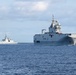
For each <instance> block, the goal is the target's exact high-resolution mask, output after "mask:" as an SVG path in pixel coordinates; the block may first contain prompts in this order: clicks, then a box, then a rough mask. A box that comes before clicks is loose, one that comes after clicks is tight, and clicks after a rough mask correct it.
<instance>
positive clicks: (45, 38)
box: [33, 17, 76, 45]
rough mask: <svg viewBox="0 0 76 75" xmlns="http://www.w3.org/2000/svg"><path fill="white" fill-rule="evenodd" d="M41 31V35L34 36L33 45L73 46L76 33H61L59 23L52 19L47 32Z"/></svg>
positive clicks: (75, 42) (75, 41)
mask: <svg viewBox="0 0 76 75" xmlns="http://www.w3.org/2000/svg"><path fill="white" fill-rule="evenodd" d="M44 30H45V29H42V33H41V34H35V35H34V37H33V38H34V43H35V44H50V45H75V44H76V33H62V32H61V25H60V23H59V22H58V21H57V20H55V19H54V17H53V18H52V23H51V26H50V27H49V31H48V32H44V33H43V31H44Z"/></svg>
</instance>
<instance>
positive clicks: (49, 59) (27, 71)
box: [0, 43, 76, 75]
mask: <svg viewBox="0 0 76 75" xmlns="http://www.w3.org/2000/svg"><path fill="white" fill-rule="evenodd" d="M0 75H76V46H50V45H35V44H33V43H25V44H15V45H0Z"/></svg>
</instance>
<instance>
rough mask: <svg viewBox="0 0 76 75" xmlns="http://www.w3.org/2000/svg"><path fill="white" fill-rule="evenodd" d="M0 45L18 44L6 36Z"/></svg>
mask: <svg viewBox="0 0 76 75" xmlns="http://www.w3.org/2000/svg"><path fill="white" fill-rule="evenodd" d="M0 44H17V42H15V41H13V40H11V39H9V38H8V37H7V36H6V35H5V38H4V39H2V41H0Z"/></svg>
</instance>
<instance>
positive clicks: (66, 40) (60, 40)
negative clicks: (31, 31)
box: [34, 34, 76, 45]
mask: <svg viewBox="0 0 76 75" xmlns="http://www.w3.org/2000/svg"><path fill="white" fill-rule="evenodd" d="M55 35H56V34H55ZM72 35H73V36H72ZM75 35H76V34H58V35H57V36H58V37H57V36H55V37H54V35H53V38H50V37H49V36H47V37H44V38H43V37H42V36H44V35H42V36H41V35H39V34H38V35H35V36H34V43H35V44H45V45H75V44H76V37H75ZM59 36H60V37H59ZM55 38H57V39H55ZM47 39H49V40H47Z"/></svg>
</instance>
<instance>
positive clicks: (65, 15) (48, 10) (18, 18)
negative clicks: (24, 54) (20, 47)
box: [0, 0, 76, 42]
mask: <svg viewBox="0 0 76 75" xmlns="http://www.w3.org/2000/svg"><path fill="white" fill-rule="evenodd" d="M52 15H54V17H55V19H57V20H58V21H59V22H60V24H61V26H62V32H63V33H69V32H70V33H74V32H75V33H76V0H0V40H1V39H3V38H4V35H5V34H7V36H8V37H10V38H11V39H13V40H15V41H17V42H33V36H34V34H36V33H41V29H46V30H47V31H48V27H49V26H50V24H51V20H52Z"/></svg>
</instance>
